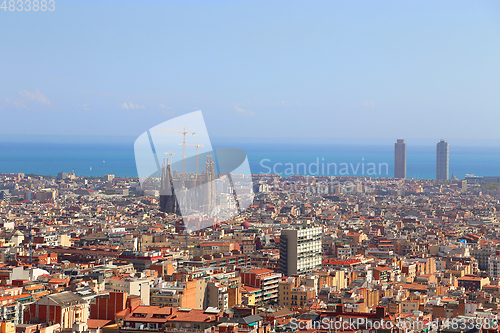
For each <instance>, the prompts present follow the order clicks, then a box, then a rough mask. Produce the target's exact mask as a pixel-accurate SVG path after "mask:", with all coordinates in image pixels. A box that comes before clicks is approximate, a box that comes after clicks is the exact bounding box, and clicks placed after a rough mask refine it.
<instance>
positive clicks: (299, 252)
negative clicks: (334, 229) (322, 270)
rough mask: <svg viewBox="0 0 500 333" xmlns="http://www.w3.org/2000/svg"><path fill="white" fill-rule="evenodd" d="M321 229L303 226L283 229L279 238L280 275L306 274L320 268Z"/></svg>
mask: <svg viewBox="0 0 500 333" xmlns="http://www.w3.org/2000/svg"><path fill="white" fill-rule="evenodd" d="M322 234H323V229H322V228H321V227H314V226H310V225H304V226H302V227H300V228H295V229H285V230H282V231H281V237H280V259H279V269H280V273H281V274H283V275H285V276H291V275H296V274H306V273H310V272H312V270H314V269H316V268H319V267H320V266H321V261H322V260H321V259H322V244H321V235H322Z"/></svg>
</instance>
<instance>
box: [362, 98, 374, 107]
mask: <svg viewBox="0 0 500 333" xmlns="http://www.w3.org/2000/svg"><path fill="white" fill-rule="evenodd" d="M363 105H364V106H366V107H369V108H372V107H374V106H375V103H374V102H373V100H371V99H369V100H367V101H363Z"/></svg>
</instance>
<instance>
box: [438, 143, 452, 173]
mask: <svg viewBox="0 0 500 333" xmlns="http://www.w3.org/2000/svg"><path fill="white" fill-rule="evenodd" d="M449 178H450V145H449V144H448V142H446V141H444V140H441V141H439V142H438V144H437V146H436V179H437V180H447V179H449Z"/></svg>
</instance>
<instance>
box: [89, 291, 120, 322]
mask: <svg viewBox="0 0 500 333" xmlns="http://www.w3.org/2000/svg"><path fill="white" fill-rule="evenodd" d="M126 303H127V293H124V292H114V291H112V292H110V293H109V294H107V295H100V296H98V297H95V298H94V299H93V300H92V302H91V303H90V318H91V319H107V320H114V319H115V314H116V313H117V312H120V311H122V310H124V309H125V307H126Z"/></svg>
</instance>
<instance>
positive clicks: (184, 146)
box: [157, 127, 196, 174]
mask: <svg viewBox="0 0 500 333" xmlns="http://www.w3.org/2000/svg"><path fill="white" fill-rule="evenodd" d="M183 129H184V131H182V132H181V131H170V130H163V129H157V131H158V132H167V133H179V134H182V135H183V136H184V140H183V141H182V145H183V147H182V173H183V174H186V134H192V135H195V134H196V133H195V132H186V127H183Z"/></svg>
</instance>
